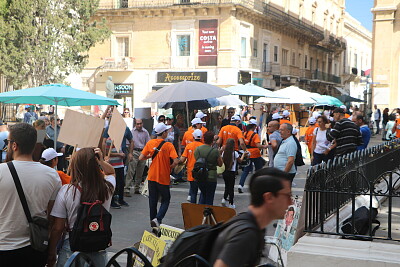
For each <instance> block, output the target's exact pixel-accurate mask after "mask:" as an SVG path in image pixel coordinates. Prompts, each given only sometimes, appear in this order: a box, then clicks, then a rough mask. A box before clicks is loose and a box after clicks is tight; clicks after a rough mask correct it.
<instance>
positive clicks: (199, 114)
mask: <svg viewBox="0 0 400 267" xmlns="http://www.w3.org/2000/svg"><path fill="white" fill-rule="evenodd" d="M195 117H196V118H199V119H202V118H204V117H207V114H204V113H203V112H201V111H198V112H197V113H196V116H195Z"/></svg>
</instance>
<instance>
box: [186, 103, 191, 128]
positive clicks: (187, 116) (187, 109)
mask: <svg viewBox="0 0 400 267" xmlns="http://www.w3.org/2000/svg"><path fill="white" fill-rule="evenodd" d="M186 121H187V125H188V127H190V124H189V102H188V101H186Z"/></svg>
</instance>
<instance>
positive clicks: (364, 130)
mask: <svg viewBox="0 0 400 267" xmlns="http://www.w3.org/2000/svg"><path fill="white" fill-rule="evenodd" d="M360 132H361V137H362V140H363V144H362V145H361V146H358V147H357V150H363V149H365V148H367V146H368V143H369V140H370V139H371V130H370V129H369V127H368V125H363V126H361V127H360Z"/></svg>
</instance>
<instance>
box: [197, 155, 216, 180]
mask: <svg viewBox="0 0 400 267" xmlns="http://www.w3.org/2000/svg"><path fill="white" fill-rule="evenodd" d="M213 150H214V148H211V149H210V151H208V153H207V156H206V157H199V158H198V159H197V160H196V162H195V163H194V167H193V170H192V175H193V178H194V179H195V181H196V182H205V181H207V178H208V166H207V159H208V156H209V155H210V153H211V151H213Z"/></svg>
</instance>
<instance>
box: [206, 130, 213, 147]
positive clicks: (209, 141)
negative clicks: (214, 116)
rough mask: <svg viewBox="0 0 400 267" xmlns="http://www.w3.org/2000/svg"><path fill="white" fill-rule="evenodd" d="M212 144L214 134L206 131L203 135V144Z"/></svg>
mask: <svg viewBox="0 0 400 267" xmlns="http://www.w3.org/2000/svg"><path fill="white" fill-rule="evenodd" d="M213 142H214V132H212V131H207V132H206V133H205V134H204V143H205V144H207V145H211V144H212V143H213Z"/></svg>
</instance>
